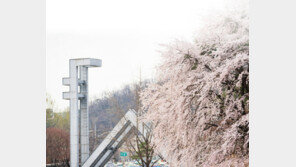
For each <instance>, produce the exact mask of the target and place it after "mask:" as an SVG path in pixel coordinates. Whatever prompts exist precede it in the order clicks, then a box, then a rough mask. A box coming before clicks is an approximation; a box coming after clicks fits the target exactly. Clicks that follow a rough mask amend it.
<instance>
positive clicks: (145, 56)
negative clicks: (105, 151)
mask: <svg viewBox="0 0 296 167" xmlns="http://www.w3.org/2000/svg"><path fill="white" fill-rule="evenodd" d="M224 7H225V4H224V3H223V1H222V0H191V1H186V0H178V1H173V0H149V1H141V0H47V1H46V27H47V48H46V52H47V55H46V91H47V93H49V94H50V95H51V96H52V98H53V99H54V100H55V103H56V104H57V106H58V108H59V109H63V108H65V107H67V106H68V105H69V103H68V101H67V100H63V99H62V92H63V91H68V88H67V87H66V86H63V85H62V77H68V76H69V64H68V63H69V62H68V61H69V59H71V58H84V57H87V58H98V59H102V67H100V68H92V69H90V70H89V95H90V98H93V97H95V96H100V95H101V94H102V93H103V92H104V91H110V90H116V89H119V88H121V87H122V86H123V85H124V84H128V83H133V82H135V81H137V79H138V76H139V71H140V68H141V71H142V76H143V77H144V78H151V77H153V74H154V72H155V71H154V67H155V65H157V64H158V63H159V61H160V54H159V52H158V50H159V49H161V47H160V46H159V44H162V43H163V44H168V43H170V42H172V41H173V40H174V39H184V40H193V35H194V32H196V30H197V29H198V28H199V26H200V25H201V24H202V18H203V16H204V15H207V14H208V13H211V12H212V11H214V10H218V9H222V8H224Z"/></svg>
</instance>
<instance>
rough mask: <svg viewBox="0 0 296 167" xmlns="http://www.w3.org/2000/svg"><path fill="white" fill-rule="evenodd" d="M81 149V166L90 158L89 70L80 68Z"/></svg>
mask: <svg viewBox="0 0 296 167" xmlns="http://www.w3.org/2000/svg"><path fill="white" fill-rule="evenodd" d="M80 80H81V81H82V83H81V85H80V94H82V95H83V96H84V97H83V98H81V99H80V148H81V164H83V163H84V162H85V161H86V159H87V158H88V157H89V113H88V107H87V106H88V68H87V67H85V66H80Z"/></svg>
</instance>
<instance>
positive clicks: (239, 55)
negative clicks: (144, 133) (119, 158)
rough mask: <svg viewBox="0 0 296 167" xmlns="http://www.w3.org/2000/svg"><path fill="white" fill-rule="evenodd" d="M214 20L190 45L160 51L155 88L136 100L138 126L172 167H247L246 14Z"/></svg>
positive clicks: (247, 31)
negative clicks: (143, 125)
mask: <svg viewBox="0 0 296 167" xmlns="http://www.w3.org/2000/svg"><path fill="white" fill-rule="evenodd" d="M213 20H214V22H210V23H209V24H206V25H205V27H204V28H203V29H201V30H200V31H199V32H198V35H197V36H196V38H195V41H194V42H186V41H179V40H176V41H175V42H174V43H171V44H169V45H166V46H164V48H165V49H164V51H163V52H162V56H163V61H162V63H161V64H160V65H159V67H158V68H157V70H158V72H157V79H156V82H155V83H151V84H149V86H148V88H146V89H145V90H144V91H143V92H142V94H141V101H142V104H143V110H145V111H147V112H146V114H145V115H144V116H143V118H142V120H143V121H144V122H151V123H152V124H153V143H154V144H155V146H156V147H155V149H156V150H157V151H159V152H160V153H161V154H162V156H163V157H164V158H165V159H166V160H167V161H168V162H169V163H170V165H171V166H178V167H179V166H186V167H192V166H204V167H210V166H238V167H239V166H248V159H249V158H248V157H249V119H248V117H249V25H248V13H247V11H240V12H235V13H228V14H225V15H224V16H219V17H216V18H214V19H213Z"/></svg>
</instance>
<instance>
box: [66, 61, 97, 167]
mask: <svg viewBox="0 0 296 167" xmlns="http://www.w3.org/2000/svg"><path fill="white" fill-rule="evenodd" d="M101 65H102V61H101V60H100V59H90V58H84V59H70V61H69V66H70V69H69V75H70V76H69V78H63V85H66V86H69V87H70V88H69V92H63V98H64V99H66V100H70V164H71V167H79V138H80V154H81V159H80V163H81V164H83V163H84V162H85V161H86V160H87V158H88V157H89V126H88V125H89V113H88V68H90V67H101ZM79 118H80V119H79ZM79 120H80V122H79ZM79 130H80V133H79ZM79 134H80V136H79Z"/></svg>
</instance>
